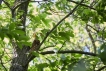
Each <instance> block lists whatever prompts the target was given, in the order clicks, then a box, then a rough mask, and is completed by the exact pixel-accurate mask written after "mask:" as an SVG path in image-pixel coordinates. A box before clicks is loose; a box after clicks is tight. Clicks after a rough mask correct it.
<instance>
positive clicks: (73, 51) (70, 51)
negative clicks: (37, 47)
mask: <svg viewBox="0 0 106 71" xmlns="http://www.w3.org/2000/svg"><path fill="white" fill-rule="evenodd" d="M54 53H56V52H54V51H45V52H41V53H40V54H42V55H46V54H54ZM57 53H58V54H65V53H68V54H69V53H77V54H85V55H90V56H97V54H95V53H90V52H83V51H76V50H68V51H59V52H57Z"/></svg>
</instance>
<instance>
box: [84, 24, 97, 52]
mask: <svg viewBox="0 0 106 71" xmlns="http://www.w3.org/2000/svg"><path fill="white" fill-rule="evenodd" d="M86 30H87V33H88V35H89V37H90V39H91V42H92V45H93V47H94V53H95V54H96V45H95V41H94V39H93V37H92V35H91V33H90V30H89V29H88V25H86Z"/></svg>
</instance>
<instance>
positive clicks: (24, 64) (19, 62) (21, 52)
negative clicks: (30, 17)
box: [10, 0, 30, 71]
mask: <svg viewBox="0 0 106 71" xmlns="http://www.w3.org/2000/svg"><path fill="white" fill-rule="evenodd" d="M24 1H27V2H25V3H23V4H20V5H19V6H18V7H17V8H16V9H12V18H13V19H16V16H17V15H19V13H20V12H22V14H21V15H20V17H19V18H18V19H21V23H20V24H21V26H23V29H21V30H23V31H24V32H25V29H26V28H25V22H26V15H27V9H28V5H29V1H30V0H15V2H14V7H13V8H15V7H16V5H17V4H19V3H21V2H24ZM17 26H19V25H17ZM12 43H13V47H14V48H13V49H14V50H13V58H12V62H11V66H10V71H27V70H28V64H29V61H28V57H29V56H28V54H27V52H28V51H29V49H30V47H28V46H25V45H24V44H23V48H22V49H20V48H19V46H18V45H17V44H16V43H15V42H12Z"/></svg>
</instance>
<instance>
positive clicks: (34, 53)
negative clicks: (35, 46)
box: [31, 51, 40, 57]
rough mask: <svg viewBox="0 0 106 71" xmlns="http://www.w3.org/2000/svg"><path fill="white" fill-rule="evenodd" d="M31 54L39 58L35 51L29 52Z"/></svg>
mask: <svg viewBox="0 0 106 71" xmlns="http://www.w3.org/2000/svg"><path fill="white" fill-rule="evenodd" d="M31 54H33V55H34V56H36V57H39V56H40V54H39V53H38V52H36V51H34V52H31Z"/></svg>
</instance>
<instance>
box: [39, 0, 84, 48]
mask: <svg viewBox="0 0 106 71" xmlns="http://www.w3.org/2000/svg"><path fill="white" fill-rule="evenodd" d="M83 1H84V0H82V1H81V2H80V3H78V5H77V6H75V8H74V9H73V10H72V11H70V13H68V14H67V15H66V16H65V17H64V18H62V19H61V20H60V21H59V22H58V23H57V24H56V25H55V26H54V27H53V28H52V29H51V30H50V31H49V32H47V34H46V36H45V37H44V39H43V41H42V42H41V44H40V46H41V45H42V44H43V43H44V41H45V40H46V39H47V37H48V36H49V35H50V34H51V33H52V32H53V31H54V30H55V29H56V28H57V27H58V26H59V25H60V24H61V22H62V21H64V20H65V19H66V18H67V17H69V16H70V15H71V14H73V13H74V12H75V10H76V9H77V8H78V6H79V5H80V4H81V3H82V2H83ZM40 46H39V47H40Z"/></svg>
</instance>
